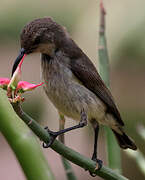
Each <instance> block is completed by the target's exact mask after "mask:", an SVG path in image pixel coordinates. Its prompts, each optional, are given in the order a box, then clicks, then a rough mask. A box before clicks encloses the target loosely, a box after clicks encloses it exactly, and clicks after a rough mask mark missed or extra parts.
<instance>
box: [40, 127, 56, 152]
mask: <svg viewBox="0 0 145 180" xmlns="http://www.w3.org/2000/svg"><path fill="white" fill-rule="evenodd" d="M44 129H46V130H47V132H48V133H49V135H50V140H49V142H48V143H47V144H46V143H44V142H43V148H49V147H50V146H51V145H52V144H53V142H54V140H55V139H56V138H57V136H58V135H59V134H58V132H53V131H51V130H50V129H48V127H45V128H44Z"/></svg>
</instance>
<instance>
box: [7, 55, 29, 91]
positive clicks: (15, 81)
mask: <svg viewBox="0 0 145 180" xmlns="http://www.w3.org/2000/svg"><path fill="white" fill-rule="evenodd" d="M25 56H26V55H25V54H24V56H23V58H22V60H21V61H20V63H19V65H18V67H17V69H16V71H15V72H14V74H13V76H12V78H11V80H10V83H9V85H8V88H11V89H13V90H15V89H16V87H17V84H18V82H19V81H20V79H21V66H22V63H23V60H24V58H25Z"/></svg>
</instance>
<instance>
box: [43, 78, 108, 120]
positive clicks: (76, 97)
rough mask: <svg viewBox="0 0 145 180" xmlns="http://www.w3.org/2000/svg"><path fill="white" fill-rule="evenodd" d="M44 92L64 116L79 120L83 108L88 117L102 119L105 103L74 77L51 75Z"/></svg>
mask: <svg viewBox="0 0 145 180" xmlns="http://www.w3.org/2000/svg"><path fill="white" fill-rule="evenodd" d="M46 82H47V83H46V86H45V87H44V89H45V92H46V94H47V96H48V97H49V99H50V100H51V102H52V103H53V104H54V106H55V107H56V108H57V109H58V111H60V112H61V113H63V114H64V115H65V116H67V117H70V118H72V119H75V120H80V113H81V111H82V110H85V111H86V112H87V115H88V119H92V118H95V119H96V120H98V121H101V120H102V119H104V115H105V109H106V107H105V105H104V103H103V102H102V101H101V100H100V99H99V98H98V97H97V96H96V95H95V94H94V93H93V92H91V91H90V90H88V89H87V88H86V87H84V86H83V85H81V84H79V83H78V82H77V81H75V80H74V79H67V78H66V77H62V76H61V75H60V76H57V77H55V76H53V77H52V78H50V79H49V80H47V81H46Z"/></svg>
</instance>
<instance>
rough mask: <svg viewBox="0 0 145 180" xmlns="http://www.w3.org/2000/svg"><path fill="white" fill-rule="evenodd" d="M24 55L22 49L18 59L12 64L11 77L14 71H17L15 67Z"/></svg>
mask: <svg viewBox="0 0 145 180" xmlns="http://www.w3.org/2000/svg"><path fill="white" fill-rule="evenodd" d="M24 54H25V49H24V48H22V49H21V50H20V53H19V55H18V57H17V58H16V60H15V62H14V64H13V68H12V76H13V74H14V72H15V70H16V69H17V66H18V64H19V62H20V61H21V59H22V58H23V56H24Z"/></svg>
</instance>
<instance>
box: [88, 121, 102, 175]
mask: <svg viewBox="0 0 145 180" xmlns="http://www.w3.org/2000/svg"><path fill="white" fill-rule="evenodd" d="M92 124H93V128H94V133H95V138H94V151H93V155H92V160H93V161H95V162H96V163H97V168H96V170H99V169H101V167H102V164H103V162H102V161H101V160H100V159H97V141H98V134H99V124H98V123H97V122H96V120H94V122H92ZM90 175H91V176H93V177H95V176H96V174H93V173H91V172H90Z"/></svg>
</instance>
